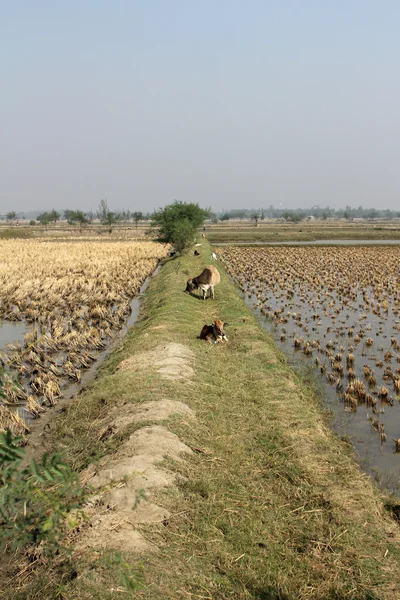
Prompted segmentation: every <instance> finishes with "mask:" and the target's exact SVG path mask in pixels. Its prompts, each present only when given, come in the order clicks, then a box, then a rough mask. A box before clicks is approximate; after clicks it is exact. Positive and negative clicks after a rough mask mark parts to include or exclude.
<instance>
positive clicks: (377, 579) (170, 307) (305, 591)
mask: <svg viewBox="0 0 400 600" xmlns="http://www.w3.org/2000/svg"><path fill="white" fill-rule="evenodd" d="M201 252H202V254H201V256H200V257H199V258H195V257H193V256H191V255H187V256H184V257H182V258H178V259H175V260H173V261H170V262H168V263H167V264H166V265H165V266H164V267H163V268H162V270H161V272H160V274H159V275H158V276H157V277H156V278H155V279H154V280H153V281H152V282H151V284H150V286H149V288H148V290H147V292H146V294H145V298H144V302H143V315H142V318H141V320H140V321H139V323H138V324H137V326H136V327H135V328H133V329H132V330H131V332H130V333H129V334H128V336H127V337H126V340H125V342H124V345H123V347H122V348H121V350H120V351H119V352H117V353H115V354H114V355H113V356H112V357H111V358H110V359H109V361H108V363H107V365H105V366H104V368H103V369H102V372H101V374H100V377H99V379H98V380H97V382H96V384H95V385H94V386H93V388H92V389H91V390H89V391H87V392H85V393H83V394H81V395H80V396H78V397H77V398H76V400H75V401H74V403H72V404H71V406H70V408H69V410H68V411H67V412H66V413H65V414H64V415H63V416H62V417H61V420H60V421H59V423H58V426H57V429H56V433H55V435H54V445H55V447H58V448H62V449H63V453H64V455H65V456H66V457H67V459H68V461H69V462H70V463H71V464H72V465H74V466H75V467H76V468H83V467H85V466H86V465H88V464H89V463H93V462H97V461H99V460H100V459H101V457H103V456H105V455H107V454H109V453H112V452H114V451H115V450H116V448H118V446H119V445H120V444H121V443H122V441H123V440H124V439H126V437H127V435H128V434H129V433H132V431H133V427H137V425H135V426H129V427H128V428H127V430H126V431H125V432H123V433H122V434H121V433H120V434H118V435H115V436H114V435H111V436H109V437H108V438H107V437H106V438H103V436H102V435H101V432H102V431H104V426H105V424H107V419H108V415H109V414H110V411H111V409H113V408H114V407H116V406H118V405H120V406H122V404H123V403H124V402H128V403H142V402H144V401H146V400H156V399H159V398H161V397H164V398H170V399H173V400H180V401H181V402H184V403H186V404H187V405H189V406H190V407H191V408H192V409H193V410H194V411H195V412H196V418H195V419H178V418H173V419H171V420H170V421H169V422H168V428H169V429H170V430H171V431H172V432H174V433H176V434H177V435H178V436H179V438H180V439H181V440H182V441H183V442H184V443H186V444H188V445H189V446H190V447H192V448H194V449H196V450H195V452H194V454H193V455H192V456H188V457H186V458H185V460H184V461H183V462H182V463H171V461H170V462H169V464H168V467H169V468H170V469H172V470H173V471H175V472H176V474H177V486H176V487H175V488H166V489H164V490H163V491H158V492H157V494H156V498H155V500H156V501H157V503H158V504H159V505H162V506H165V507H167V508H168V509H169V510H170V511H171V513H172V515H171V517H170V518H169V520H168V521H167V522H166V523H164V524H163V525H161V524H160V525H158V526H154V525H153V526H144V527H142V533H144V535H145V536H146V537H147V538H148V539H149V540H151V541H152V542H153V543H154V544H155V545H156V546H157V548H158V549H157V550H156V551H155V552H152V553H150V554H148V555H147V556H144V557H143V560H144V572H145V581H146V587H145V588H144V589H143V590H142V591H140V592H137V593H136V594H133V595H132V596H131V595H130V593H129V592H124V591H122V590H121V586H118V582H117V584H116V583H115V580H113V576H114V575H113V571H112V569H106V568H104V569H103V571H101V567H100V566H99V565H98V566H97V569H95V570H94V571H91V573H96V576H95V578H94V579H93V580H92V579H90V578H89V577H86V576H84V572H85V566H84V561H83V560H82V559H80V563H79V568H78V577H77V578H75V579H73V580H71V581H70V582H65V584H63V586H62V594H61V596H56V595H55V591H56V590H59V589H60V588H57V587H56V584H55V583H51V581H50V579H47V578H45V577H43V578H40V579H39V578H38V577H36V580H35V581H34V587H35V589H36V591H35V593H33V588H31V589H32V593H31V595H30V596H27V595H26V596H23V595H21V594H22V592H21V593H20V594H19V595H18V594H17V595H15V596H14V595H12V596H7V598H8V597H10V598H11V597H13V598H19V599H21V598H25V597H29V598H31V599H39V598H40V599H41V600H43V599H45V598H46V599H47V598H49V599H50V598H54V597H62V598H63V600H73V599H78V598H79V599H80V600H81V599H82V600H86V599H91V598H101V599H102V600H111V599H114V598H125V597H126V598H128V597H135V598H139V599H140V600H161V599H162V600H166V599H170V600H188V599H197V598H202V599H210V600H211V599H212V600H221V599H235V600H245V599H254V600H256V599H257V600H261V599H263V600H267V599H284V600H301V599H306V598H315V599H318V600H328V599H330V600H333V599H336V600H338V599H344V598H349V599H353V600H363V599H365V600H366V599H369V600H372V599H376V600H378V599H379V600H385V599H386V600H388V599H391V600H392V599H393V600H394V599H395V598H399V597H400V582H399V578H398V569H399V560H400V550H399V547H400V545H399V541H400V529H399V523H398V522H396V521H395V520H394V518H393V517H392V516H391V514H390V513H389V512H388V511H387V510H386V509H385V508H384V502H385V501H384V498H383V496H381V494H380V493H379V492H378V491H377V490H376V489H375V488H374V486H373V485H372V483H371V482H370V480H369V479H368V477H366V476H364V475H363V474H361V473H360V472H359V470H358V467H357V465H356V463H355V461H354V458H353V455H352V450H351V448H350V447H349V446H348V445H346V444H345V443H344V442H342V441H340V440H338V439H337V438H336V437H335V436H334V435H333V434H332V433H331V432H330V430H329V428H328V426H327V423H326V418H324V416H323V414H322V412H321V408H320V406H319V404H318V401H317V399H316V398H315V397H314V395H313V392H312V390H311V389H307V387H306V386H305V384H304V382H302V381H301V380H300V379H299V378H298V377H297V376H296V375H295V374H294V373H293V372H292V371H291V370H290V369H289V368H288V367H287V366H286V365H285V362H284V360H283V358H282V356H281V355H280V354H279V352H278V350H277V348H276V346H275V345H274V343H273V341H272V340H271V338H270V337H269V336H268V334H267V333H266V332H265V331H263V330H262V328H261V327H260V326H259V325H258V324H257V321H256V319H255V318H254V317H253V316H252V315H251V314H250V313H249V311H248V309H247V308H246V306H245V304H244V302H243V300H242V299H241V298H240V297H239V295H238V293H237V292H236V290H235V289H234V287H233V286H232V284H231V283H230V281H229V280H228V277H227V276H226V275H225V274H222V281H221V284H220V285H219V286H217V288H216V300H215V301H214V302H212V301H211V300H208V301H207V302H203V301H201V300H199V299H197V298H195V297H193V296H189V295H186V294H184V293H183V289H184V285H185V280H186V279H187V277H188V275H189V274H191V275H194V274H197V273H198V272H200V270H201V268H202V267H203V266H204V265H205V264H207V263H208V262H209V256H210V250H209V247H208V245H206V244H204V245H203V247H202V250H201ZM215 317H220V318H222V319H224V320H225V321H227V322H228V323H229V324H230V325H229V327H228V328H227V332H228V335H229V338H230V341H229V343H228V344H226V345H217V346H210V345H208V344H206V343H205V342H202V341H200V340H199V339H197V336H198V334H199V331H200V329H201V327H202V325H203V324H204V323H210V322H211V321H212V320H213V319H214V318H215ZM171 341H172V342H178V343H180V344H184V345H185V346H187V347H188V348H190V349H191V350H192V351H193V352H194V354H195V375H194V377H193V378H192V380H191V381H189V380H187V381H185V380H183V381H182V380H176V381H168V380H165V379H162V378H161V376H160V375H158V374H157V373H156V371H155V369H152V368H151V367H149V369H148V370H145V371H143V370H140V371H124V372H121V371H116V368H117V366H118V364H119V362H120V361H121V360H123V359H125V358H127V357H129V356H132V355H135V354H138V353H142V352H144V351H147V350H152V349H154V348H155V347H156V346H158V345H160V344H163V343H166V342H171ZM123 411H124V409H123V408H122V414H123ZM126 558H127V560H128V561H131V562H134V561H135V558H134V557H129V556H127V557H126ZM88 560H89V562H90V559H88ZM53 579H54V577H53ZM59 581H60V580H59ZM59 581H58V583H59Z"/></svg>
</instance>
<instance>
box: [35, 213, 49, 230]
mask: <svg viewBox="0 0 400 600" xmlns="http://www.w3.org/2000/svg"><path fill="white" fill-rule="evenodd" d="M37 220H38V221H39V223H40V224H41V225H45V226H46V227H47V225H48V224H49V223H51V222H52V221H53V218H52V215H51V213H49V212H44V213H41V214H40V215H39V216H38V217H37Z"/></svg>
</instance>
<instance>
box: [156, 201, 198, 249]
mask: <svg viewBox="0 0 400 600" xmlns="http://www.w3.org/2000/svg"><path fill="white" fill-rule="evenodd" d="M208 214H209V211H208V210H204V209H202V208H200V206H199V205H198V204H193V203H185V202H178V201H175V202H174V203H173V204H169V205H168V206H166V207H165V208H162V209H160V210H158V211H157V212H155V213H154V214H153V216H152V220H151V225H152V227H153V228H157V231H158V237H157V239H158V240H159V241H160V242H167V243H170V244H174V246H175V249H176V250H177V252H182V251H183V250H184V249H185V248H187V247H188V246H190V244H192V243H193V240H194V236H195V234H196V229H197V228H198V227H200V226H201V225H202V224H203V223H204V219H205V218H206V217H207V215H208Z"/></svg>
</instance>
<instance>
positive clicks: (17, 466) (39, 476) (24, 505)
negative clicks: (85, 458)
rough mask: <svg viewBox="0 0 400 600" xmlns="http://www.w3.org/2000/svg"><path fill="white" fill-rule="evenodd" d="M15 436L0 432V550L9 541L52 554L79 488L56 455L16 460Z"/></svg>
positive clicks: (80, 495)
mask: <svg viewBox="0 0 400 600" xmlns="http://www.w3.org/2000/svg"><path fill="white" fill-rule="evenodd" d="M20 442H21V438H20V437H13V435H12V434H11V432H10V431H7V432H6V433H2V432H0V486H1V487H0V551H2V552H3V551H4V550H5V548H6V547H7V546H8V545H9V544H11V546H12V549H13V550H16V549H22V548H24V547H25V546H27V545H29V544H31V545H32V544H34V545H36V546H37V545H39V544H41V549H42V551H43V553H44V554H46V555H54V554H56V553H57V552H58V551H59V550H60V548H61V543H62V540H63V539H64V538H65V536H66V535H67V533H68V531H69V530H70V529H71V528H72V527H74V526H76V524H77V520H76V518H77V516H79V515H78V514H77V513H76V511H77V509H78V508H79V507H80V506H81V505H82V504H83V502H84V491H83V489H82V487H81V485H80V483H79V477H78V475H77V474H76V473H74V472H73V471H72V470H71V469H70V468H69V467H68V466H67V465H65V464H64V463H63V462H62V461H61V460H60V458H59V457H58V456H52V457H51V458H49V457H48V456H47V455H45V456H44V457H43V458H42V460H41V462H40V463H37V462H36V461H35V460H32V461H31V463H30V464H29V466H25V467H24V466H22V461H23V458H24V454H25V452H24V450H23V449H22V448H21V447H20V446H19V444H20ZM72 511H74V512H72ZM73 515H74V516H73Z"/></svg>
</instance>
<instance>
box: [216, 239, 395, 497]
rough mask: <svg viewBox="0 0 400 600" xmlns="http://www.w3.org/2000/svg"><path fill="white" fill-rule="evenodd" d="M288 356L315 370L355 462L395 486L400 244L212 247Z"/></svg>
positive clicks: (384, 481) (333, 421)
mask: <svg viewBox="0 0 400 600" xmlns="http://www.w3.org/2000/svg"><path fill="white" fill-rule="evenodd" d="M219 253H220V256H221V259H222V261H223V263H224V265H225V268H226V269H227V271H228V273H229V274H230V275H231V277H232V278H233V279H234V281H235V282H236V283H237V285H238V286H239V287H240V289H241V290H242V292H243V293H244V294H245V297H246V300H247V302H248V303H249V304H250V306H252V308H254V309H255V310H256V311H257V312H258V314H259V315H260V316H261V317H262V321H263V325H264V326H266V327H267V329H268V330H269V331H271V332H272V333H273V334H274V336H275V338H276V340H277V342H278V345H279V346H280V348H281V350H282V351H283V352H284V353H285V355H286V356H287V357H288V359H289V362H291V363H292V364H294V365H297V366H301V367H302V368H304V366H305V365H308V366H311V365H313V368H314V369H315V373H316V374H317V375H318V377H319V378H320V381H321V382H323V384H324V392H323V396H324V397H325V399H326V403H327V406H328V407H329V409H330V411H331V413H332V424H333V427H334V429H335V430H336V431H337V432H338V433H339V434H340V435H343V436H346V437H350V438H351V440H352V442H353V444H354V447H355V449H356V452H357V454H358V456H359V459H360V462H361V464H362V467H363V468H364V469H365V470H367V471H368V472H370V473H373V474H375V476H376V477H377V478H378V479H379V480H380V481H381V483H382V484H384V485H385V486H388V487H390V488H391V489H393V490H394V491H397V492H399V491H400V488H399V484H400V452H399V451H400V246H398V245H397V246H368V247H365V246H353V247H344V246H336V247H329V248H327V247H280V248H277V247H268V248H266V247H264V248H260V247H259V248H243V247H241V248H237V247H229V248H223V249H221V250H220V252H219Z"/></svg>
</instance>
